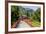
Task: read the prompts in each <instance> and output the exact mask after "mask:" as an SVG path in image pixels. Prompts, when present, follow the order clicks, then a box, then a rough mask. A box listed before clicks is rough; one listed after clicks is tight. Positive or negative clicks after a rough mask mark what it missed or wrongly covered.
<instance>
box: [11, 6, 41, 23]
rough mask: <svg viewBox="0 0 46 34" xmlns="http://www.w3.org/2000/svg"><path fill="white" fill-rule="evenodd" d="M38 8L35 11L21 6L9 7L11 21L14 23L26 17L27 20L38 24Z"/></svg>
mask: <svg viewBox="0 0 46 34" xmlns="http://www.w3.org/2000/svg"><path fill="white" fill-rule="evenodd" d="M40 11H41V9H40V8H37V10H35V11H34V10H33V9H30V8H24V7H22V6H11V21H12V22H14V21H16V20H17V19H18V18H19V17H20V16H22V15H26V16H27V17H28V18H30V19H31V20H32V21H33V22H34V20H35V21H37V22H38V23H40V17H41V16H40Z"/></svg>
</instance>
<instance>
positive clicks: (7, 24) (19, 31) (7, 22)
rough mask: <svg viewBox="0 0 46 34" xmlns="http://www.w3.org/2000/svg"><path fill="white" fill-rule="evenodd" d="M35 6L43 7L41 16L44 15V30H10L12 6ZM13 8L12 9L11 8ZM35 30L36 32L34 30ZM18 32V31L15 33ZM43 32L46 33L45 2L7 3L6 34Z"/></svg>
mask: <svg viewBox="0 0 46 34" xmlns="http://www.w3.org/2000/svg"><path fill="white" fill-rule="evenodd" d="M33 4H34V6H42V7H43V8H42V7H41V8H42V9H41V15H42V19H41V20H42V23H41V24H42V25H41V26H42V28H41V29H40V28H39V29H37V28H36V30H35V28H32V29H30V28H24V29H22V28H18V29H17V28H16V29H15V28H14V29H13V30H12V28H10V29H9V27H10V26H11V25H10V24H9V23H10V21H9V16H10V14H11V10H10V9H9V7H10V6H11V5H21V6H22V5H23V6H33ZM10 8H11V7H10ZM33 29H34V30H33ZM15 30H16V31H15ZM41 31H45V4H44V3H43V2H24V1H21V2H20V1H5V32H6V33H8V32H9V33H22V32H41Z"/></svg>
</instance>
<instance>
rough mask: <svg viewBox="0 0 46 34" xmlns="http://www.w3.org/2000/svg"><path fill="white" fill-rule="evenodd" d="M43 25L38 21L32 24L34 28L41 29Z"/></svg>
mask: <svg viewBox="0 0 46 34" xmlns="http://www.w3.org/2000/svg"><path fill="white" fill-rule="evenodd" d="M40 25H41V23H40V22H37V21H33V22H32V26H33V27H40Z"/></svg>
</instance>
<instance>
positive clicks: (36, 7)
mask: <svg viewBox="0 0 46 34" xmlns="http://www.w3.org/2000/svg"><path fill="white" fill-rule="evenodd" d="M24 8H30V9H33V10H34V11H35V10H36V9H38V8H40V6H24Z"/></svg>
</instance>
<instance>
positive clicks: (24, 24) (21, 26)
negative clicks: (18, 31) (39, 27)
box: [17, 21, 30, 28]
mask: <svg viewBox="0 0 46 34" xmlns="http://www.w3.org/2000/svg"><path fill="white" fill-rule="evenodd" d="M29 27H30V25H29V24H27V23H26V22H24V21H20V23H19V24H18V26H17V28H29Z"/></svg>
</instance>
